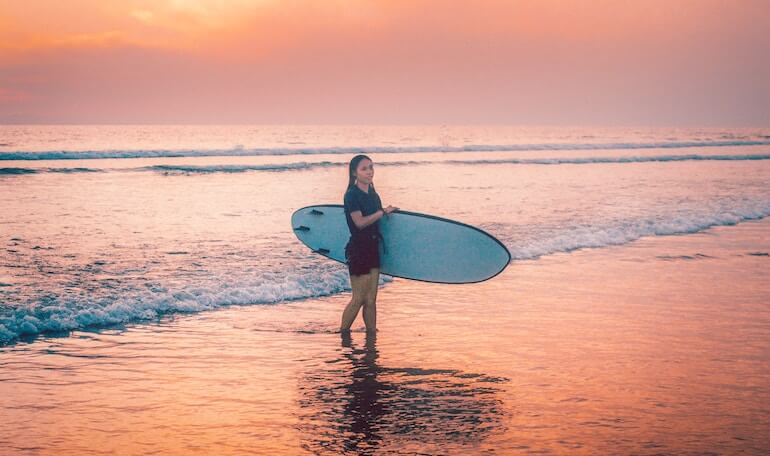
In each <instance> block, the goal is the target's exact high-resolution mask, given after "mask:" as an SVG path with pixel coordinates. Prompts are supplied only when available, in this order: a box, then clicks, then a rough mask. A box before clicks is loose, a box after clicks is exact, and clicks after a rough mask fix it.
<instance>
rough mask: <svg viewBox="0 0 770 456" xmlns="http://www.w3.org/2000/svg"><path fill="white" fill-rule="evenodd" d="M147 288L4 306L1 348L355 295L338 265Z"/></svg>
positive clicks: (384, 278) (0, 332)
mask: <svg viewBox="0 0 770 456" xmlns="http://www.w3.org/2000/svg"><path fill="white" fill-rule="evenodd" d="M390 281H392V279H391V278H389V277H387V276H383V277H381V279H380V282H381V283H385V282H390ZM5 285H8V286H12V284H5ZM141 288H143V290H141V291H140V290H135V291H134V292H132V293H130V294H129V295H127V296H122V297H120V298H117V299H112V300H111V299H106V298H102V299H99V300H96V299H94V300H93V301H91V302H89V301H87V300H78V301H75V300H72V299H66V298H62V297H54V296H46V297H45V299H39V300H37V302H35V303H34V304H32V305H30V307H22V308H16V309H7V308H6V309H2V308H0V312H1V313H0V346H2V345H7V344H10V343H13V342H16V341H18V340H19V339H22V338H34V337H36V336H38V335H41V334H51V333H52V334H56V333H63V332H68V331H73V330H81V329H95V328H103V327H110V326H115V325H123V324H127V323H136V322H141V321H153V320H157V319H158V318H160V317H163V316H165V315H171V314H178V313H193V312H200V311H205V310H212V309H217V308H221V307H227V306H233V305H253V304H262V305H265V304H276V303H280V302H287V301H294V300H300V299H308V298H314V297H321V296H329V295H333V294H338V293H342V292H345V291H349V290H350V279H349V278H348V273H347V270H346V269H344V268H342V267H339V266H337V265H333V266H332V267H325V266H321V267H316V268H313V273H312V274H311V273H306V274H301V273H269V274H267V273H266V274H263V275H261V276H259V277H255V278H252V279H250V280H248V281H241V282H238V283H236V282H234V281H233V280H229V279H227V278H220V280H216V281H211V282H209V283H207V284H199V285H196V286H194V287H192V286H191V287H188V288H185V289H180V290H169V289H165V288H163V287H161V286H160V285H157V284H149V283H144V284H142V286H141Z"/></svg>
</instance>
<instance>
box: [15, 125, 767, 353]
mask: <svg viewBox="0 0 770 456" xmlns="http://www.w3.org/2000/svg"><path fill="white" fill-rule="evenodd" d="M357 153H365V154H368V155H369V156H370V157H371V158H372V159H373V160H374V163H375V179H374V181H375V185H376V188H377V191H378V192H379V194H380V196H381V197H382V200H383V203H384V204H392V205H395V206H398V207H400V208H402V209H407V210H410V211H416V212H425V213H429V214H434V215H439V216H442V217H447V218H451V219H456V220H459V221H462V222H465V223H469V224H473V225H477V226H479V227H481V228H483V229H485V230H486V231H488V232H489V233H491V234H492V235H494V236H496V237H498V238H499V239H500V240H502V241H503V242H504V243H505V244H506V246H507V247H508V249H509V250H510V251H511V254H512V257H513V261H514V262H516V261H524V260H531V259H536V258H541V257H543V256H548V255H553V254H557V253H563V252H571V251H574V250H577V249H584V248H597V249H601V248H605V247H608V246H614V245H620V244H625V243H629V242H632V241H634V240H637V239H639V238H642V237H652V236H669V235H688V234H692V233H698V232H700V231H703V230H705V229H708V228H710V227H714V226H720V225H733V224H737V223H741V222H743V221H747V220H756V219H761V218H764V217H767V216H768V215H770V130H767V129H734V128H731V129H728V128H721V129H720V128H710V129H703V128H688V129H681V128H582V127H574V128H567V127H559V128H556V127H504V126H280V127H278V126H23V125H21V126H0V207H2V211H1V212H0V242H2V248H0V345H9V344H15V343H18V342H19V341H34V340H35V338H36V337H38V336H39V335H41V334H51V335H66V334H67V333H68V331H71V330H76V329H98V328H105V327H114V326H115V325H127V324H137V323H139V322H153V321H157V320H158V318H159V317H162V316H164V315H169V314H174V313H192V312H201V311H210V310H215V309H218V308H222V307H227V306H232V305H256V306H260V305H262V306H264V305H273V304H279V303H285V302H289V301H298V300H299V301H301V300H306V299H309V298H313V297H319V296H334V295H337V294H340V293H344V292H346V291H349V289H350V284H349V280H348V275H347V271H346V269H345V267H344V265H341V264H337V263H334V262H331V261H329V260H328V259H326V258H324V257H321V256H318V255H314V254H311V253H310V252H309V251H308V250H307V248H306V247H305V246H303V245H302V244H301V243H300V242H299V241H297V239H296V238H295V236H294V234H293V231H292V227H291V225H290V216H291V214H292V213H293V212H294V210H296V209H297V208H300V207H303V206H306V205H310V204H321V203H338V204H339V203H341V201H342V195H343V193H344V191H345V185H346V183H347V169H346V167H347V163H348V161H349V160H350V158H351V157H352V156H353V155H354V154H357ZM760 253H761V252H760ZM383 282H390V279H388V278H387V277H384V278H383ZM388 286H394V287H398V286H399V283H398V281H396V282H394V283H391V284H389V285H388Z"/></svg>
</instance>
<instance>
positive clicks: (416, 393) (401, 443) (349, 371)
mask: <svg viewBox="0 0 770 456" xmlns="http://www.w3.org/2000/svg"><path fill="white" fill-rule="evenodd" d="M378 358H379V352H378V350H377V344H376V336H367V338H366V342H365V345H364V346H363V347H357V346H356V345H355V344H354V343H353V341H352V340H351V338H350V336H343V337H342V350H341V356H340V357H339V358H338V359H332V360H329V361H327V362H326V363H325V364H326V366H325V367H324V368H322V369H319V370H318V371H314V372H312V373H310V374H308V375H307V376H306V378H305V380H304V381H303V382H300V383H301V385H300V391H299V392H300V399H299V405H300V411H299V413H300V425H299V426H300V431H301V434H302V435H303V439H304V440H303V444H302V446H303V448H304V449H306V450H308V451H311V452H313V453H315V454H318V453H328V454H375V453H377V454H379V453H382V452H383V451H390V452H408V453H414V452H416V451H418V450H419V451H420V452H428V453H431V451H430V449H431V448H435V449H440V450H441V451H442V452H443V451H447V450H448V449H450V448H461V447H476V446H477V445H478V444H479V443H481V442H482V441H483V440H484V439H485V438H486V437H488V436H489V435H490V434H491V433H493V432H504V428H503V424H502V423H503V419H502V418H503V408H502V401H501V399H500V398H499V395H500V393H501V392H502V391H501V389H500V388H499V386H498V384H499V383H502V382H505V381H507V379H505V378H500V377H491V376H486V375H482V374H474V373H464V372H461V371H458V370H453V369H420V368H412V367H404V368H394V367H385V366H382V365H380V364H379V363H378Z"/></svg>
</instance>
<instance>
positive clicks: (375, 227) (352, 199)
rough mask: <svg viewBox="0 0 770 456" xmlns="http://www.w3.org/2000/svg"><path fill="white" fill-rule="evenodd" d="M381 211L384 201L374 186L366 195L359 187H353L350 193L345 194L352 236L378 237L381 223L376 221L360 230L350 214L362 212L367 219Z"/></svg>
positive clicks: (346, 214) (349, 190)
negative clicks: (368, 216)
mask: <svg viewBox="0 0 770 456" xmlns="http://www.w3.org/2000/svg"><path fill="white" fill-rule="evenodd" d="M380 209H382V201H380V195H378V194H377V192H376V191H374V187H373V186H371V185H370V186H369V193H366V192H364V191H363V190H361V189H360V188H358V186H357V185H352V186H351V187H350V188H349V189H348V191H346V192H345V219H347V222H348V229H350V235H351V236H357V235H378V234H379V233H380V222H379V221H376V222H374V223H372V224H371V225H369V226H367V227H365V228H363V229H358V227H357V226H356V224H355V223H354V222H353V218H352V217H351V216H350V214H351V213H352V212H355V211H361V214H362V215H363V216H364V217H366V216H367V215H372V214H374V213H375V212H377V211H378V210H380Z"/></svg>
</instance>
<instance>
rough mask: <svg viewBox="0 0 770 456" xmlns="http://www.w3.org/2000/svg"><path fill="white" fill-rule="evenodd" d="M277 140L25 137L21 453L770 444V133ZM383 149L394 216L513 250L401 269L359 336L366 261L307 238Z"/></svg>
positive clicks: (4, 422) (17, 428)
mask: <svg viewBox="0 0 770 456" xmlns="http://www.w3.org/2000/svg"><path fill="white" fill-rule="evenodd" d="M9 129H11V130H13V136H12V138H11V139H7V138H9V135H8V131H10V130H9ZM268 131H269V132H270V134H266V133H265V131H263V130H260V129H253V131H252V129H249V128H247V127H218V128H215V127H206V128H203V127H198V128H193V127H184V128H178V127H46V128H43V127H23V128H22V127H2V128H0V132H1V133H2V134H3V135H4V136H2V137H1V138H2V139H1V140H0V143H1V144H0V160H2V161H0V169H1V170H2V171H1V172H0V205H2V207H3V213H2V215H1V216H0V241H2V243H3V245H2V247H1V248H0V345H2V346H1V347H0V413H1V414H2V416H0V448H8V449H10V451H11V452H12V454H13V453H21V454H54V453H56V454H100V453H108V454H114V453H120V454H147V453H157V454H180V453H185V454H188V453H200V454H210V453H212V452H216V453H230V454H241V453H242V454H253V453H255V452H256V453H263V454H264V453H282V454H339V453H343V454H415V453H425V454H518V453H551V454H562V453H565V452H568V451H569V452H576V453H583V454H608V453H609V454H612V453H615V454H661V453H663V454H671V453H675V454H704V453H717V454H735V453H740V452H745V453H748V454H764V453H766V452H767V449H768V448H770V441H768V438H767V437H766V436H767V435H770V410H768V408H767V406H766V404H768V403H770V384H768V380H767V379H768V378H770V352H769V351H768V344H767V341H768V340H770V307H768V303H770V287H768V283H770V280H768V279H770V276H768V271H770V268H768V264H767V263H768V258H770V256H769V255H770V224H769V223H768V221H767V219H765V217H767V216H768V215H770V185H769V184H768V182H770V150H769V149H768V147H770V146H768V145H766V144H764V143H763V141H766V140H767V136H768V135H767V132H765V131H762V130H759V131H732V130H708V131H707V130H693V129H691V130H673V129H653V130H644V131H641V130H639V131H637V130H629V129H626V130H623V129H621V130H618V129H614V130H604V129H594V130H588V129H561V130H559V129H556V130H547V129H545V130H532V129H530V130H526V129H524V130H522V129H513V128H503V127H484V128H481V127H463V128H455V129H452V128H443V129H442V128H439V127H435V128H427V129H426V128H422V127H420V128H418V127H408V128H407V127H403V128H402V127H388V128H382V127H380V128H370V127H345V128H338V129H336V130H335V129H332V128H317V129H313V128H308V129H304V130H303V129H294V130H292V129H291V128H288V127H285V128H283V129H280V128H273V129H272V130H270V129H268ZM319 132H321V133H319ZM314 135H316V136H317V138H316V139H315V140H314V139H313V138H314ZM442 135H443V136H442ZM25 138H26V139H25ZM234 138H238V139H234ZM367 139H368V141H367ZM25 141H26V142H25ZM234 141H237V142H235V144H232V143H233V142H234ZM314 141H315V142H314ZM294 142H304V143H305V146H306V145H308V144H310V148H309V149H308V150H303V151H301V152H302V153H300V152H298V151H296V150H294V149H292V150H294V152H292V153H288V152H287V150H288V149H287V148H289V149H291V148H295V149H296V147H297V146H303V145H301V144H292V143H294ZM20 144H21V145H20ZM196 144H197V145H199V146H200V147H199V148H197V149H195V146H196ZM239 144H240V145H241V146H243V147H237V146H238V145H239ZM360 144H364V145H367V144H368V145H369V146H370V147H371V148H372V150H375V151H377V150H379V151H380V152H375V153H372V154H371V155H372V157H373V158H374V160H375V163H376V165H375V166H376V169H377V171H376V177H375V182H376V185H377V189H378V191H379V193H380V194H381V196H382V197H383V202H384V203H385V204H394V205H398V206H400V207H402V208H404V209H408V210H412V211H418V212H427V213H432V214H436V215H440V216H444V217H449V218H453V219H457V220H460V221H463V222H466V223H471V224H474V225H478V226H481V227H482V228H484V229H486V230H487V231H489V232H490V233H492V234H494V235H495V236H497V237H499V238H500V239H501V240H502V241H503V242H504V243H505V244H506V245H507V246H508V248H509V249H510V251H511V253H512V255H513V257H514V261H513V262H512V264H511V265H510V266H509V268H508V269H507V270H506V271H504V272H503V273H502V274H501V275H499V276H498V277H496V278H495V279H493V280H490V281H488V282H484V283H481V284H473V285H461V286H445V285H435V284H424V283H417V282H411V281H406V280H401V279H395V280H391V279H388V278H383V287H382V289H381V290H380V293H379V299H378V307H379V315H378V325H379V326H378V327H379V330H380V331H379V335H378V337H377V339H376V340H368V341H367V340H366V338H365V337H364V334H363V333H362V332H361V325H360V321H359V322H358V323H357V325H356V328H357V331H356V332H354V333H353V337H352V339H350V340H345V339H342V338H341V337H340V335H339V334H337V333H335V330H336V328H337V327H338V323H339V317H340V313H341V310H342V308H343V307H344V305H345V304H346V303H347V301H348V299H349V296H350V295H349V282H348V279H347V273H346V271H345V269H344V267H343V266H342V265H339V264H335V263H332V262H330V261H328V260H326V259H324V258H320V257H317V256H313V255H309V254H308V252H307V251H306V249H305V248H304V247H303V246H302V245H301V244H300V243H299V242H298V241H297V240H296V239H295V238H294V235H293V234H292V232H291V227H290V226H289V217H290V215H291V213H292V212H293V210H294V209H296V208H299V207H302V206H305V205H308V204H315V203H319V202H332V203H339V202H340V199H341V196H342V193H343V190H344V189H343V188H342V186H343V185H344V183H345V180H346V179H345V168H344V164H345V161H346V160H348V159H349V157H350V154H351V153H352V152H353V151H354V150H355V151H358V145H360ZM500 146H505V147H500ZM303 147H304V146H303ZM191 150H192V151H193V153H190V151H191ZM364 150H366V149H365V148H364ZM61 151H65V152H67V153H69V154H71V157H70V158H68V159H61V160H49V159H40V158H41V156H35V155H34V154H37V153H43V154H51V153H54V152H57V153H58V152H61ZM84 151H85V152H87V153H86V154H85V155H83V154H84ZM121 151H122V152H126V151H130V152H131V154H133V155H132V156H133V157H134V158H115V157H119V156H120V155H119V154H118V152H121ZM168 151H172V152H173V154H176V155H180V156H176V157H164V156H158V155H163V154H164V153H165V154H166V155H169V154H168V153H167V152H168ZM265 151H267V152H265ZM290 152H291V151H290ZM232 153H236V154H238V155H237V156H230V155H222V154H232ZM2 154H6V155H2ZM8 154H14V155H8ZM19 154H22V155H25V157H22V158H25V159H23V160H21V159H19V158H20V157H19ZM45 157H48V155H45ZM83 157H87V158H83ZM94 157H96V158H94ZM99 157H101V158H99ZM105 157H111V158H105ZM10 158H13V159H10ZM732 225H735V226H732Z"/></svg>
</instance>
